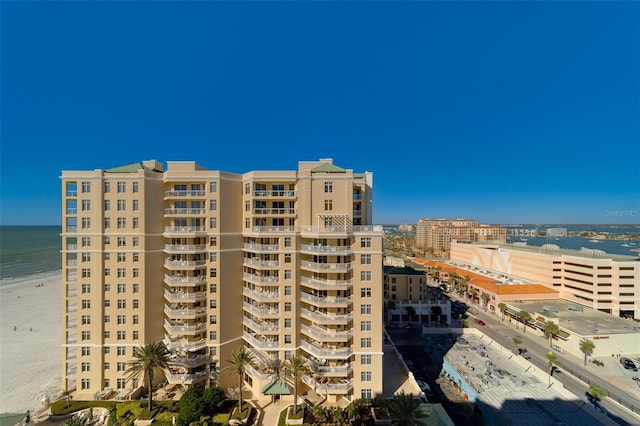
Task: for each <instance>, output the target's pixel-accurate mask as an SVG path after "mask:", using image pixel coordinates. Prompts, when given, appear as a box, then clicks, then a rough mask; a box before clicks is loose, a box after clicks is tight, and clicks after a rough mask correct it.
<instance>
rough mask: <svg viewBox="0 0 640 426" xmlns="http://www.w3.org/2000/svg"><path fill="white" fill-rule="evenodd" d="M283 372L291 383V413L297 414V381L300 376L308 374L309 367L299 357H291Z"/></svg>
mask: <svg viewBox="0 0 640 426" xmlns="http://www.w3.org/2000/svg"><path fill="white" fill-rule="evenodd" d="M285 369H286V370H285V371H286V374H287V376H288V377H289V379H290V380H291V381H292V382H293V412H294V413H297V412H298V381H299V379H300V376H302V375H303V374H305V373H308V372H309V367H308V366H307V363H306V361H305V359H304V358H303V357H302V356H300V355H292V356H291V358H289V360H288V361H287V364H286V366H285Z"/></svg>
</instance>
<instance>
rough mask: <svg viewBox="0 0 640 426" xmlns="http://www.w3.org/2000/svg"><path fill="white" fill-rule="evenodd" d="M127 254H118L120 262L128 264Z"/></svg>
mask: <svg viewBox="0 0 640 426" xmlns="http://www.w3.org/2000/svg"><path fill="white" fill-rule="evenodd" d="M126 261H127V254H126V253H118V262H126Z"/></svg>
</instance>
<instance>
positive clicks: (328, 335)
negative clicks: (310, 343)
mask: <svg viewBox="0 0 640 426" xmlns="http://www.w3.org/2000/svg"><path fill="white" fill-rule="evenodd" d="M302 332H303V333H304V334H306V335H307V336H310V337H313V338H314V339H316V340H321V341H326V342H346V341H347V340H349V339H350V338H351V331H329V330H322V329H319V328H315V327H309V326H308V325H303V326H302Z"/></svg>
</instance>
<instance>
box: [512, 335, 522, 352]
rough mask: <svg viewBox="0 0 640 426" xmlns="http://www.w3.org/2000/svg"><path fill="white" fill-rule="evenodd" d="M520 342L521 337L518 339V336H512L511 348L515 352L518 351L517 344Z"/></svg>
mask: <svg viewBox="0 0 640 426" xmlns="http://www.w3.org/2000/svg"><path fill="white" fill-rule="evenodd" d="M521 344H522V339H520V338H519V337H518V336H516V337H514V338H513V350H514V351H515V352H518V346H520V345H521Z"/></svg>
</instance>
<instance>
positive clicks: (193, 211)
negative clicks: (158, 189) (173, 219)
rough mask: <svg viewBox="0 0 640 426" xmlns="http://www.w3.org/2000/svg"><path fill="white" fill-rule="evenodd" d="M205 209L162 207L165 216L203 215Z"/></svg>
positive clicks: (205, 212) (205, 211)
mask: <svg viewBox="0 0 640 426" xmlns="http://www.w3.org/2000/svg"><path fill="white" fill-rule="evenodd" d="M206 214H207V209H193V208H191V209H164V215H165V216H203V215H206Z"/></svg>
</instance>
